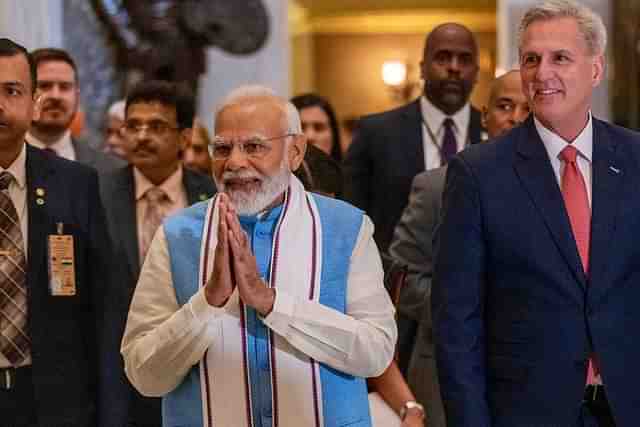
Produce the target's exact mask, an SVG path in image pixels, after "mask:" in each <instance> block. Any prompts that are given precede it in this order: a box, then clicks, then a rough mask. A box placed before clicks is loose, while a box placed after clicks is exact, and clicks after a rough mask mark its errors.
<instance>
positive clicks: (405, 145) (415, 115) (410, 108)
mask: <svg viewBox="0 0 640 427" xmlns="http://www.w3.org/2000/svg"><path fill="white" fill-rule="evenodd" d="M402 117H403V118H404V122H405V125H404V126H398V127H397V128H395V129H397V132H398V134H397V136H396V137H395V138H394V140H395V141H396V142H397V144H394V147H393V150H394V151H395V152H398V153H399V154H400V156H401V157H402V163H400V164H403V165H406V168H407V171H408V174H409V175H411V176H415V175H417V174H418V173H420V172H423V171H424V170H425V168H426V166H425V164H424V147H423V141H422V113H421V112H420V100H419V99H418V100H416V101H414V102H412V103H411V104H409V105H407V106H406V108H405V110H404V111H403V112H402ZM398 147H401V148H398Z"/></svg>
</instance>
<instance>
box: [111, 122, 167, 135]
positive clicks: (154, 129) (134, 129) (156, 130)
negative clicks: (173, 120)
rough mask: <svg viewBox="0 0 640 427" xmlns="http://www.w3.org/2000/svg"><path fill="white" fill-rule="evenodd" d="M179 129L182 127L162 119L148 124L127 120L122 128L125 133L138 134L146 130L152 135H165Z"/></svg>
mask: <svg viewBox="0 0 640 427" xmlns="http://www.w3.org/2000/svg"><path fill="white" fill-rule="evenodd" d="M179 129H180V128H177V127H174V126H171V125H170V124H169V123H167V122H163V121H160V120H154V121H152V122H149V123H147V124H144V123H139V122H127V123H125V124H124V126H122V130H123V131H124V133H126V134H127V135H130V136H134V135H137V134H138V133H140V132H142V131H143V130H146V131H147V133H148V134H149V135H152V136H164V135H166V134H167V133H168V132H169V131H172V130H179Z"/></svg>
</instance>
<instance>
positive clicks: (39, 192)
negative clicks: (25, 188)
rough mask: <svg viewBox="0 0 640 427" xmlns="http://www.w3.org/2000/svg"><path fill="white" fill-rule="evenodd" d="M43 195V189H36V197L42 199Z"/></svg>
mask: <svg viewBox="0 0 640 427" xmlns="http://www.w3.org/2000/svg"><path fill="white" fill-rule="evenodd" d="M44 195H45V191H44V188H36V196H38V197H42V196H44Z"/></svg>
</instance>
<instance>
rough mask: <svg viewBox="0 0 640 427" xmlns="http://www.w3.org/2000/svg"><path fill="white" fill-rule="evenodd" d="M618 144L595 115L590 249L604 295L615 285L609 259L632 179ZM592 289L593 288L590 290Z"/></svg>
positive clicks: (596, 290)
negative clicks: (608, 276) (609, 277)
mask: <svg viewBox="0 0 640 427" xmlns="http://www.w3.org/2000/svg"><path fill="white" fill-rule="evenodd" d="M617 148H618V145H617V144H616V142H615V141H614V140H613V139H610V138H609V133H608V131H607V129H606V127H605V125H604V123H602V122H601V121H599V120H596V119H593V162H592V174H593V177H592V198H591V200H592V203H591V206H592V208H591V244H590V253H589V265H590V267H589V269H590V272H589V276H590V282H592V283H594V284H597V287H594V288H593V291H592V292H593V294H595V295H603V294H604V292H606V290H608V288H609V286H610V285H611V281H610V280H606V278H605V273H606V269H607V259H609V257H610V256H611V255H610V254H611V248H612V245H613V242H612V239H611V236H612V235H613V234H614V231H615V228H616V217H617V213H618V208H619V206H620V201H621V199H622V194H624V192H623V191H622V190H623V189H624V188H625V186H626V185H629V182H628V181H627V180H625V179H623V178H624V171H625V161H624V157H623V155H622V154H621V153H620V152H619V151H618V150H617ZM590 292H591V291H590Z"/></svg>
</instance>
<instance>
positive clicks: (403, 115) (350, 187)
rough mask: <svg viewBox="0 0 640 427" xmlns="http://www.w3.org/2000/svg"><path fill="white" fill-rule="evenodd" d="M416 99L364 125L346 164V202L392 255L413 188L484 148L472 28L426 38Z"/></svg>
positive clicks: (452, 26) (446, 27)
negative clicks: (474, 100) (459, 156)
mask: <svg viewBox="0 0 640 427" xmlns="http://www.w3.org/2000/svg"><path fill="white" fill-rule="evenodd" d="M420 67H421V73H422V78H423V79H424V81H425V85H424V93H423V94H422V96H420V97H419V98H418V99H416V100H414V101H413V102H411V103H409V104H408V105H405V106H403V107H400V108H397V109H395V110H391V111H387V112H384V113H381V114H374V115H371V116H368V117H365V118H363V119H362V120H361V121H360V123H359V124H358V130H357V132H356V135H355V137H354V140H353V143H352V145H351V147H350V148H349V152H348V154H347V158H346V161H345V172H346V177H347V180H346V181H345V184H346V185H345V186H346V192H345V193H346V198H347V200H348V201H350V202H351V203H353V204H354V205H356V206H357V207H359V208H361V209H363V210H364V211H365V212H366V213H367V214H368V215H369V216H370V217H371V219H372V220H373V222H374V224H375V226H376V229H375V234H374V238H375V240H376V243H377V244H378V247H379V248H380V250H381V251H383V252H386V251H387V248H388V246H389V243H390V242H391V237H392V235H393V229H394V227H395V225H396V224H397V222H398V220H399V219H400V216H401V214H402V210H403V209H404V207H405V206H406V205H407V201H408V198H409V190H410V188H411V181H412V180H413V178H414V176H416V175H417V174H418V173H420V172H422V171H424V170H429V169H435V168H439V167H441V166H442V165H444V164H446V162H447V161H448V159H449V158H450V157H451V156H452V155H454V154H455V153H457V152H458V151H460V150H461V149H462V148H464V147H465V146H467V145H468V144H473V143H477V142H480V134H481V129H482V126H481V124H480V111H478V110H476V109H475V108H473V107H472V106H471V105H470V104H469V95H470V94H471V91H472V90H473V86H474V85H475V83H476V78H477V75H478V46H477V44H476V40H475V37H474V35H473V33H471V31H469V29H467V28H466V27H464V26H463V25H460V24H456V23H447V24H442V25H439V26H438V27H436V28H435V29H434V30H433V31H432V32H431V33H430V34H429V36H428V37H427V40H426V43H425V48H424V54H423V59H422V62H421V64H420Z"/></svg>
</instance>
